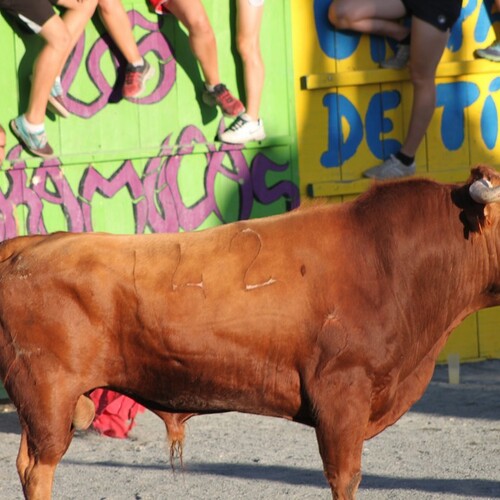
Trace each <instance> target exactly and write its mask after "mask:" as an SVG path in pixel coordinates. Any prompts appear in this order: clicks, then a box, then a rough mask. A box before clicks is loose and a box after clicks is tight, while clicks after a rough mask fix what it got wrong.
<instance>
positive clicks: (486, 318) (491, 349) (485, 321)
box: [478, 307, 500, 358]
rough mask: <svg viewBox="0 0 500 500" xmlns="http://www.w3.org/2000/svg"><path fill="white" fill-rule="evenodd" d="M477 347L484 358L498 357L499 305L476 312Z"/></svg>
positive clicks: (499, 345)
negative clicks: (477, 328)
mask: <svg viewBox="0 0 500 500" xmlns="http://www.w3.org/2000/svg"><path fill="white" fill-rule="evenodd" d="M478 327H479V349H480V352H479V354H480V356H481V357H484V358H500V307H493V308H492V309H485V310H483V311H480V312H479V314H478Z"/></svg>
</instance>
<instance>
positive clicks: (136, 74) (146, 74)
mask: <svg viewBox="0 0 500 500" xmlns="http://www.w3.org/2000/svg"><path fill="white" fill-rule="evenodd" d="M154 74H155V70H154V68H153V67H152V66H151V65H150V64H149V63H148V62H147V61H146V59H144V64H143V65H142V66H134V65H133V64H130V63H129V64H127V70H126V72H125V83H124V84H123V88H122V95H123V97H124V98H125V99H135V98H137V97H139V96H140V95H141V94H142V93H143V92H144V90H145V89H146V82H147V81H148V80H149V79H150V78H152V77H153V76H154Z"/></svg>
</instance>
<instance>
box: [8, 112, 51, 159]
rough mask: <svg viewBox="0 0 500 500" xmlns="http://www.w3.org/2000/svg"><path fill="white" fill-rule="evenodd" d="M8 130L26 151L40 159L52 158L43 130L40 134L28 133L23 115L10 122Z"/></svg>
mask: <svg viewBox="0 0 500 500" xmlns="http://www.w3.org/2000/svg"><path fill="white" fill-rule="evenodd" d="M10 128H11V130H12V132H13V134H14V135H15V136H16V137H17V138H18V139H19V141H20V142H21V143H22V144H23V145H24V146H25V148H26V149H27V150H28V151H30V152H31V153H33V154H34V155H36V156H40V157H42V158H53V156H54V151H53V150H52V148H51V147H50V144H49V143H48V141H47V135H46V134H45V128H43V129H42V130H41V131H40V132H30V131H29V130H28V128H27V122H26V119H25V118H24V115H21V116H18V117H17V118H15V119H14V120H11V122H10Z"/></svg>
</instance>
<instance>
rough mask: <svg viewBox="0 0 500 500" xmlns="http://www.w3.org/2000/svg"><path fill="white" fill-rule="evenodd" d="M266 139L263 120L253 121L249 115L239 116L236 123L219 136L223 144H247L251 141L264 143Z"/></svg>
mask: <svg viewBox="0 0 500 500" xmlns="http://www.w3.org/2000/svg"><path fill="white" fill-rule="evenodd" d="M265 138H266V133H265V131H264V124H263V123H262V120H261V119H260V118H259V119H258V120H252V119H250V117H249V116H248V115H247V114H242V115H240V116H238V118H236V120H235V121H234V123H233V124H232V125H231V126H230V127H229V128H227V129H226V130H224V132H222V134H220V136H219V139H220V140H221V141H222V142H227V143H228V144H245V143H246V142H250V141H263V140H264V139H265Z"/></svg>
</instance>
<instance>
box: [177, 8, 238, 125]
mask: <svg viewBox="0 0 500 500" xmlns="http://www.w3.org/2000/svg"><path fill="white" fill-rule="evenodd" d="M168 10H169V11H170V12H171V13H172V14H173V15H174V16H175V17H176V18H177V19H178V20H179V21H180V22H181V23H182V24H183V25H184V26H185V27H186V29H187V30H188V33H189V44H190V46H191V50H192V52H193V54H194V55H195V57H196V59H198V61H199V63H200V66H201V71H202V73H203V77H204V78H205V85H206V91H205V92H204V93H203V101H204V102H205V103H206V104H208V105H209V106H215V105H218V106H219V107H220V108H221V109H222V112H223V113H224V115H225V116H231V117H236V116H238V115H240V114H241V113H243V112H244V111H245V107H244V106H243V104H242V103H241V102H240V101H239V100H238V99H236V98H235V97H234V96H233V95H232V94H231V92H230V91H229V90H228V89H227V88H226V86H225V85H224V84H223V83H221V81H220V78H219V62H218V58H217V42H216V39H215V34H214V32H213V29H212V26H211V24H210V20H209V19H208V16H207V13H206V11H205V8H204V7H203V4H202V3H201V1H200V0H171V1H170V2H169V4H168Z"/></svg>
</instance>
